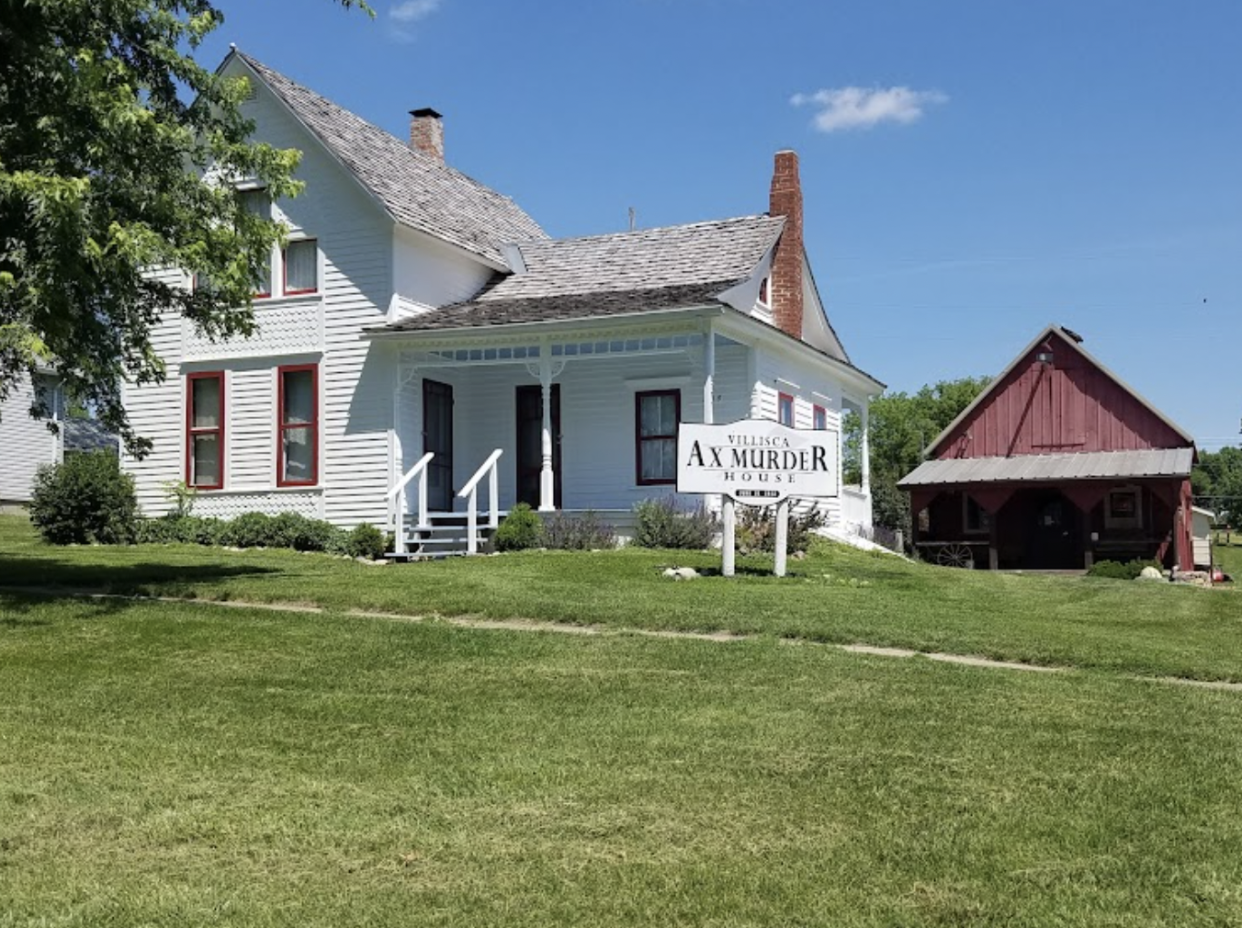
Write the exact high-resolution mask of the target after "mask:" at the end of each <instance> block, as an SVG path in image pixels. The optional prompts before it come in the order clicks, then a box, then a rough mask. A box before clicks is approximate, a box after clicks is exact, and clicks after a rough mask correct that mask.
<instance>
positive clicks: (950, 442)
mask: <svg viewBox="0 0 1242 928" xmlns="http://www.w3.org/2000/svg"><path fill="white" fill-rule="evenodd" d="M1193 444H1194V442H1193V440H1192V439H1191V437H1190V436H1189V435H1188V434H1187V433H1186V432H1185V431H1183V430H1182V429H1180V428H1178V427H1177V426H1176V425H1175V424H1174V423H1173V422H1171V421H1170V420H1169V419H1167V418H1165V416H1164V415H1163V414H1161V413H1160V412H1159V411H1158V410H1157V409H1156V408H1155V407H1153V406H1152V405H1151V404H1150V403H1148V402H1147V401H1146V400H1145V399H1143V398H1142V397H1141V396H1139V395H1138V394H1137V393H1136V392H1135V391H1134V390H1133V389H1131V388H1130V387H1129V386H1128V385H1127V384H1126V383H1125V382H1124V381H1123V380H1121V378H1119V377H1117V375H1115V374H1114V373H1112V372H1111V371H1110V370H1108V368H1106V367H1105V366H1104V365H1103V364H1101V363H1100V362H1099V361H1098V360H1097V359H1096V358H1094V357H1093V356H1092V355H1091V354H1089V353H1088V352H1087V351H1086V350H1085V349H1083V347H1082V346H1081V345H1080V344H1079V341H1078V339H1077V338H1076V337H1074V336H1073V335H1071V334H1069V333H1068V332H1067V331H1066V330H1065V329H1062V328H1060V327H1058V326H1049V327H1048V328H1047V329H1045V330H1044V331H1043V332H1041V333H1040V334H1039V336H1038V337H1037V338H1036V339H1035V340H1034V341H1032V342H1031V344H1030V345H1028V346H1027V347H1026V349H1025V350H1024V351H1023V352H1022V353H1021V354H1019V355H1018V357H1017V358H1016V359H1015V361H1014V362H1013V363H1012V364H1011V365H1010V366H1009V367H1008V368H1006V369H1005V370H1004V371H1003V372H1002V373H1001V375H1000V376H999V377H997V378H996V380H995V381H994V382H993V383H992V385H991V386H990V387H989V388H988V389H987V390H985V391H984V392H983V393H982V394H980V396H979V397H978V398H977V399H976V400H975V402H974V403H972V404H971V405H970V406H968V407H967V408H966V409H965V410H964V411H963V412H962V414H961V415H960V416H958V418H957V419H956V420H954V421H953V422H952V423H951V424H950V425H949V427H948V428H946V429H945V430H944V431H943V432H942V433H941V434H940V435H939V437H937V438H936V440H935V441H934V442H933V443H932V444H931V446H930V447H929V448H928V453H927V454H928V457H929V458H938V459H941V460H945V459H951V458H981V457H1015V456H1023V455H1036V454H1066V453H1081V452H1097V451H1143V450H1149V449H1158V448H1181V447H1186V446H1189V445H1193Z"/></svg>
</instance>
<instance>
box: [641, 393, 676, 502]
mask: <svg viewBox="0 0 1242 928" xmlns="http://www.w3.org/2000/svg"><path fill="white" fill-rule="evenodd" d="M680 421H681V391H680V390H650V391H647V392H644V393H636V394H634V432H635V444H636V448H635V459H636V464H637V472H638V485H639V486H655V485H658V484H669V483H676V482H677V423H678V422H680Z"/></svg>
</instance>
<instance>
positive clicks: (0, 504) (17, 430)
mask: <svg viewBox="0 0 1242 928" xmlns="http://www.w3.org/2000/svg"><path fill="white" fill-rule="evenodd" d="M59 392H60V391H59V390H57V388H56V380H55V379H54V378H53V377H51V376H50V375H45V374H36V375H35V376H34V377H33V378H31V377H23V378H21V379H19V380H18V382H17V383H16V384H14V386H13V389H11V390H10V391H9V394H8V396H6V397H5V398H4V399H3V400H0V508H7V507H10V506H15V505H18V504H21V503H28V502H30V491H31V487H32V485H33V483H34V477H35V472H36V471H37V470H38V469H39V467H40V466H41V465H43V464H54V463H56V462H58V461H60V460H61V458H62V457H63V454H64V452H63V450H62V441H61V435H60V433H54V432H52V431H51V430H49V429H48V424H47V422H46V421H45V420H43V419H36V418H34V417H32V416H31V414H30V412H31V406H32V405H33V404H34V401H35V397H36V395H37V394H42V395H43V398H44V402H45V403H46V404H47V406H48V407H49V409H50V411H51V412H52V414H53V416H54V417H56V418H60V415H59V414H60V411H61V403H60V401H59Z"/></svg>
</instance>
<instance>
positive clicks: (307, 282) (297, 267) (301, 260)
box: [281, 238, 319, 296]
mask: <svg viewBox="0 0 1242 928" xmlns="http://www.w3.org/2000/svg"><path fill="white" fill-rule="evenodd" d="M281 257H282V258H283V263H284V269H285V270H284V274H285V287H284V293H285V296H297V295H298V294H302V293H316V292H318V290H319V243H318V242H317V241H315V239H313V238H299V239H294V240H292V241H291V242H289V244H288V245H286V246H285V250H284V253H283V254H282V256H281Z"/></svg>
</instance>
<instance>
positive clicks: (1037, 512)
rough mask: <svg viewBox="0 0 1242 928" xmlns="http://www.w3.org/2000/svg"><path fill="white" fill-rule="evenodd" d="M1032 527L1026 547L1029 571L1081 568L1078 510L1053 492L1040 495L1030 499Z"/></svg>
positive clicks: (1043, 492) (1040, 493) (1048, 491)
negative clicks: (1032, 514) (1032, 516)
mask: <svg viewBox="0 0 1242 928" xmlns="http://www.w3.org/2000/svg"><path fill="white" fill-rule="evenodd" d="M1032 504H1033V505H1032V507H1031V508H1032V511H1033V513H1034V516H1035V519H1034V523H1035V524H1034V525H1033V526H1031V533H1030V536H1029V543H1028V545H1027V563H1026V564H1025V565H1023V566H1025V567H1028V568H1030V569H1031V570H1073V569H1075V568H1078V567H1081V566H1082V537H1081V534H1082V533H1081V532H1080V531H1079V527H1078V507H1076V506H1075V505H1074V504H1073V503H1071V502H1070V501H1069V500H1068V499H1066V498H1065V497H1064V496H1062V495H1061V494H1060V493H1059V492H1057V491H1056V490H1046V491H1042V492H1039V493H1037V494H1036V495H1035V497H1034V499H1033V500H1032Z"/></svg>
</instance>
